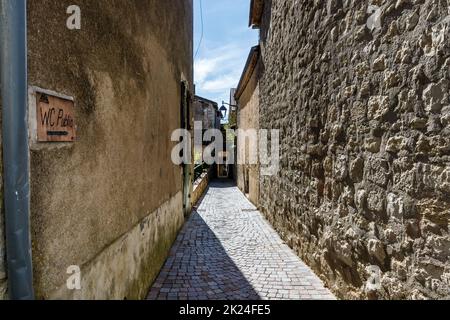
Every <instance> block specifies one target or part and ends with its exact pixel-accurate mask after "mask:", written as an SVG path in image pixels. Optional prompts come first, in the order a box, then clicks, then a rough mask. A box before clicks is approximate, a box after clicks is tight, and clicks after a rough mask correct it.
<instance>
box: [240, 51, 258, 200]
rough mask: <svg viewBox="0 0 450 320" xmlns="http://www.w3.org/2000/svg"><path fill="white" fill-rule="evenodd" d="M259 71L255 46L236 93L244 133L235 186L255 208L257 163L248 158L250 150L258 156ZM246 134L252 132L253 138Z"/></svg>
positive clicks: (241, 140)
mask: <svg viewBox="0 0 450 320" xmlns="http://www.w3.org/2000/svg"><path fill="white" fill-rule="evenodd" d="M259 69H260V49H259V46H256V47H253V48H252V49H251V51H250V54H249V57H248V60H247V64H246V66H245V68H244V71H243V73H242V76H241V80H240V82H239V86H238V88H237V90H236V92H235V99H236V101H237V105H238V108H237V129H238V130H242V132H245V134H244V133H243V134H242V135H238V137H237V139H238V140H237V156H236V160H237V163H238V164H237V166H236V171H237V172H236V182H237V185H238V187H239V189H240V190H241V191H242V192H243V193H244V194H245V195H247V197H248V198H249V200H250V201H251V202H252V203H253V204H254V205H255V206H258V203H259V176H260V172H259V164H258V162H259V161H258V160H259V159H256V161H255V162H256V163H254V162H253V161H252V159H251V154H250V152H251V150H252V149H250V148H253V150H255V151H256V153H257V150H258V147H259V146H258V130H259ZM249 130H253V131H254V132H253V134H252V133H251V132H250V131H249ZM251 137H254V138H253V139H252V138H251ZM249 139H251V141H250V140H249Z"/></svg>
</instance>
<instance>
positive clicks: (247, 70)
mask: <svg viewBox="0 0 450 320" xmlns="http://www.w3.org/2000/svg"><path fill="white" fill-rule="evenodd" d="M260 51H261V50H260V47H259V45H258V46H254V47H252V48H251V50H250V54H249V55H248V58H247V63H246V64H245V67H244V71H243V72H242V75H241V79H240V80H239V85H238V87H237V89H236V93H235V94H234V98H235V100H236V101H238V100H239V99H240V98H241V96H242V93H244V90H245V88H247V85H248V83H249V82H250V79H251V77H252V75H253V72H254V71H255V69H256V65H257V64H258V61H259V57H260Z"/></svg>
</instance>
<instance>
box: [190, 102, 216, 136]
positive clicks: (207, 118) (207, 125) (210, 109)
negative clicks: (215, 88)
mask: <svg viewBox="0 0 450 320" xmlns="http://www.w3.org/2000/svg"><path fill="white" fill-rule="evenodd" d="M194 120H195V121H198V122H201V123H202V124H203V130H208V129H220V120H221V117H220V113H219V106H218V104H217V102H214V101H211V100H208V99H206V98H202V97H199V96H195V98H194Z"/></svg>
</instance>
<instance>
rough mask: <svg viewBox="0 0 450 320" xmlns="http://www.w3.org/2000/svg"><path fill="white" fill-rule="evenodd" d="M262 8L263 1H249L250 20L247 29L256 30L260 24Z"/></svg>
mask: <svg viewBox="0 0 450 320" xmlns="http://www.w3.org/2000/svg"><path fill="white" fill-rule="evenodd" d="M263 8H264V0H251V2H250V18H249V27H252V28H253V29H258V28H259V26H260V24H261V19H262V14H263Z"/></svg>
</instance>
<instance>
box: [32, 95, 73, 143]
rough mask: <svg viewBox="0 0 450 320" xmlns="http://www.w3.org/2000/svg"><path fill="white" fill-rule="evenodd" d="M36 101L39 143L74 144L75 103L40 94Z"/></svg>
mask: <svg viewBox="0 0 450 320" xmlns="http://www.w3.org/2000/svg"><path fill="white" fill-rule="evenodd" d="M36 99H37V101H36V106H37V110H36V111H37V114H36V115H37V117H36V118H37V139H38V142H74V141H75V139H76V132H75V131H76V126H75V117H74V102H73V101H71V100H66V99H62V98H59V97H54V96H51V95H48V94H45V93H40V92H37V93H36Z"/></svg>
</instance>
